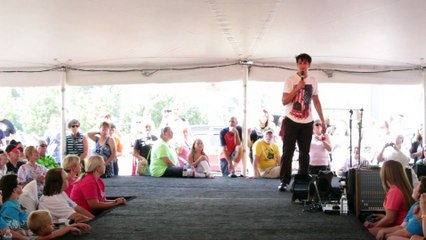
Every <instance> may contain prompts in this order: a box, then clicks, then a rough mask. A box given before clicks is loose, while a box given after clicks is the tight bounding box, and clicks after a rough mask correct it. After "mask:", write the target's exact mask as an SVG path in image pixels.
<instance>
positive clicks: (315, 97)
mask: <svg viewBox="0 0 426 240" xmlns="http://www.w3.org/2000/svg"><path fill="white" fill-rule="evenodd" d="M312 101H313V102H314V107H315V110H316V111H317V114H318V117H319V118H320V119H321V123H322V133H323V134H324V133H325V131H327V126H326V125H325V121H324V115H323V114H322V106H321V102H320V100H319V97H318V95H313V96H312Z"/></svg>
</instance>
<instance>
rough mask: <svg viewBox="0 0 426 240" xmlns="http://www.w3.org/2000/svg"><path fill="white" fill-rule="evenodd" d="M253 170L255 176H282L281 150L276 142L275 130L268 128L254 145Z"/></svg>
mask: <svg viewBox="0 0 426 240" xmlns="http://www.w3.org/2000/svg"><path fill="white" fill-rule="evenodd" d="M253 158H254V159H253V171H254V177H255V178H256V177H263V178H279V177H280V159H281V156H280V151H279V148H278V145H277V144H276V143H275V142H274V130H273V129H272V128H269V127H268V128H266V129H265V130H264V135H263V138H262V139H259V140H257V141H256V142H255V143H254V145H253Z"/></svg>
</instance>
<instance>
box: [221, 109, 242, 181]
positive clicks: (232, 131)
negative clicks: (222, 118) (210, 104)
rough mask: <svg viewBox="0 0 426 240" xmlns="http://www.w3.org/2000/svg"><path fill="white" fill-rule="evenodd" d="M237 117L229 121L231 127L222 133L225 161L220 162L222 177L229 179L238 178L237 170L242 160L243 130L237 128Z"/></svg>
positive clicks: (239, 127)
mask: <svg viewBox="0 0 426 240" xmlns="http://www.w3.org/2000/svg"><path fill="white" fill-rule="evenodd" d="M237 124H238V121H237V118H236V117H231V118H230V119H229V127H226V128H224V129H222V130H221V131H220V145H221V146H222V147H223V155H224V159H221V160H220V168H221V171H222V175H224V176H226V175H228V174H229V175H228V177H232V178H233V177H237V175H235V169H236V168H237V165H238V163H239V162H240V160H241V158H242V153H243V147H242V144H241V143H242V138H243V137H242V134H243V133H242V129H241V126H237Z"/></svg>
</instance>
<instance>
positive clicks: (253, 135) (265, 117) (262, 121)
mask: <svg viewBox="0 0 426 240" xmlns="http://www.w3.org/2000/svg"><path fill="white" fill-rule="evenodd" d="M269 125H270V121H269V113H268V111H266V110H265V109H263V110H262V113H261V114H260V116H259V125H258V126H255V127H253V129H250V128H249V129H248V135H249V139H248V141H247V146H248V147H249V149H250V153H249V157H250V162H251V163H253V159H254V158H253V144H254V143H255V142H256V141H257V140H258V139H261V138H263V133H264V129H265V128H266V127H268V126H269ZM271 125H272V124H271Z"/></svg>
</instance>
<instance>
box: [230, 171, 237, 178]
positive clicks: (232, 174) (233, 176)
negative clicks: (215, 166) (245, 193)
mask: <svg viewBox="0 0 426 240" xmlns="http://www.w3.org/2000/svg"><path fill="white" fill-rule="evenodd" d="M228 177H230V178H236V177H237V175H235V173H234V172H232V173H230V174H229V175H228Z"/></svg>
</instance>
